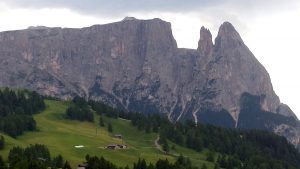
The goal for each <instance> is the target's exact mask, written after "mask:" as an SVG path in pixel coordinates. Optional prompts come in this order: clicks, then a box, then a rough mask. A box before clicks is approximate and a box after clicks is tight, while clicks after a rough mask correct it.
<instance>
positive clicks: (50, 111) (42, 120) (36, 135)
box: [0, 100, 213, 168]
mask: <svg viewBox="0 0 300 169" xmlns="http://www.w3.org/2000/svg"><path fill="white" fill-rule="evenodd" d="M46 105H47V108H46V110H45V111H43V112H41V113H40V114H37V115H35V116H34V119H35V120H36V122H37V128H38V131H35V132H25V133H24V134H23V135H22V136H19V137H17V138H16V139H14V138H11V137H9V136H7V135H4V136H5V142H6V146H5V149H4V150H2V151H0V154H1V155H2V156H3V157H5V158H7V155H8V153H9V150H10V149H11V148H12V147H13V146H21V147H26V146H28V145H30V144H44V145H47V147H48V148H49V150H50V153H51V155H52V156H55V155H58V154H61V155H62V156H63V157H64V159H65V160H68V161H69V162H70V163H71V165H72V166H73V167H75V166H77V165H78V164H80V163H82V162H83V161H84V159H85V156H86V155H87V154H89V155H90V156H93V155H96V156H103V157H104V158H106V159H108V160H110V161H111V162H113V163H115V164H117V165H119V166H126V165H129V166H130V165H132V164H133V163H134V162H136V161H137V160H138V158H144V159H146V161H147V162H152V163H154V162H156V161H157V160H158V159H166V158H167V159H168V160H170V161H174V160H176V157H177V156H178V155H179V154H183V155H184V156H187V157H189V158H190V159H191V161H192V163H193V164H194V165H196V166H201V165H202V164H203V163H206V164H207V166H208V168H212V166H213V164H212V163H210V162H207V161H206V160H205V159H206V152H205V151H203V152H201V153H198V152H196V151H193V150H191V149H187V148H183V147H180V146H178V145H175V149H172V150H171V152H170V153H169V154H165V153H163V152H161V151H159V150H158V149H157V148H156V146H155V143H154V142H155V139H156V138H157V133H149V134H146V133H145V132H143V131H139V130H137V129H136V128H135V127H133V126H132V125H131V123H130V121H128V120H123V119H111V118H107V117H104V122H105V125H106V126H105V127H100V126H99V116H98V115H96V114H95V122H94V123H90V122H79V121H74V120H66V119H65V118H64V113H65V110H66V109H67V107H68V105H69V102H62V101H53V100H46ZM108 122H110V123H111V124H112V126H113V133H109V132H108V131H107V123H108ZM114 134H122V136H123V140H121V139H116V138H114V137H113V136H114ZM115 143H119V144H122V143H123V144H126V145H128V148H127V149H119V150H110V149H105V147H106V146H107V145H108V144H115ZM78 145H83V146H84V147H83V148H75V146H78ZM173 145H174V144H173V143H170V147H172V146H173Z"/></svg>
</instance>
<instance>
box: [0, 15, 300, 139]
mask: <svg viewBox="0 0 300 169" xmlns="http://www.w3.org/2000/svg"><path fill="white" fill-rule="evenodd" d="M0 58H1V62H0V70H1V72H0V75H1V77H2V78H1V79H0V86H10V87H20V88H28V89H31V90H36V91H38V92H40V93H42V94H45V95H51V96H55V97H59V98H63V99H67V98H70V97H73V96H75V95H80V96H82V97H85V98H88V99H93V100H101V101H103V102H105V103H108V104H110V105H112V106H115V107H119V108H121V109H124V110H128V111H136V112H144V113H154V112H161V113H164V114H166V115H168V117H169V119H170V120H171V121H179V120H182V119H193V120H194V121H195V122H198V121H201V119H207V118H208V117H210V115H211V114H210V112H214V113H216V117H218V118H220V117H223V115H220V114H224V117H225V116H226V118H229V117H227V115H226V114H227V113H228V114H229V115H230V116H231V117H232V119H233V122H230V123H234V124H233V126H237V124H238V119H239V114H240V98H241V96H242V94H243V93H250V94H252V95H256V96H260V97H261V98H262V99H261V103H260V105H261V108H262V109H263V110H264V111H267V112H273V113H275V114H281V115H283V116H291V117H293V118H295V119H296V120H297V117H296V116H295V114H294V113H293V112H292V111H291V110H290V108H289V107H288V106H287V105H284V104H282V103H280V100H279V97H278V96H277V95H276V93H275V92H274V91H273V87H272V84H271V80H270V77H269V74H268V72H267V71H266V69H265V68H264V67H263V65H261V64H260V63H259V61H258V60H257V59H256V58H255V56H254V55H253V54H252V53H251V51H250V50H249V49H248V47H247V46H246V45H245V44H244V42H243V40H242V38H241V37H240V35H239V33H238V32H237V31H236V30H235V28H234V27H233V25H232V24H230V23H229V22H224V23H223V24H222V25H221V27H220V29H219V33H218V35H217V37H216V39H215V43H213V42H212V36H211V33H210V32H209V30H208V29H206V28H204V27H202V28H201V30H200V40H199V42H198V49H181V48H178V46H177V42H176V40H175V38H174V37H173V34H172V29H171V24H170V23H169V22H165V21H163V20H161V19H157V18H155V19H151V20H138V19H132V18H129V19H125V20H123V21H120V22H114V23H111V24H104V25H94V26H91V27H85V28H44V27H38V28H34V29H32V28H31V29H25V30H19V31H9V32H2V33H0ZM16 64H17V66H16ZM223 110H226V111H223ZM210 118H212V117H210ZM229 121H231V120H229ZM229 126H232V124H230V125H229ZM285 132H287V131H283V133H285ZM295 135H296V136H294V138H293V140H297V139H298V141H296V144H298V143H299V136H300V134H299V133H296V134H295ZM291 137H292V136H291Z"/></svg>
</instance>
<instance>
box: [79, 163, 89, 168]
mask: <svg viewBox="0 0 300 169" xmlns="http://www.w3.org/2000/svg"><path fill="white" fill-rule="evenodd" d="M87 167H88V164H87V163H84V164H79V165H78V167H77V169H86V168H87Z"/></svg>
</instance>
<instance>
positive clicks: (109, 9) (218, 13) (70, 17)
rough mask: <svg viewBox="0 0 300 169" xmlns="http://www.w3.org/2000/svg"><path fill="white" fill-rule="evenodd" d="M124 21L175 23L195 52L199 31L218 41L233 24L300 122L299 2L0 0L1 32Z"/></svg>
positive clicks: (182, 40)
mask: <svg viewBox="0 0 300 169" xmlns="http://www.w3.org/2000/svg"><path fill="white" fill-rule="evenodd" d="M125 16H134V17H136V18H139V19H150V18H161V19H163V20H166V21H169V22H171V23H172V29H173V34H174V36H175V39H176V40H177V43H178V46H179V47H185V48H196V47H197V42H198V40H199V30H200V27H201V26H205V27H207V28H209V29H210V30H211V32H212V33H213V36H214V37H215V36H216V34H217V31H218V27H219V26H220V24H221V23H222V22H224V21H229V22H231V23H232V24H233V25H234V26H235V28H236V29H237V30H238V32H239V33H240V34H241V36H242V38H243V40H244V42H245V43H246V45H247V46H248V47H249V48H250V50H251V51H252V52H253V53H254V55H255V56H256V57H257V58H258V60H259V61H260V62H261V63H262V64H263V65H264V66H265V67H266V69H267V70H268V72H269V74H270V76H271V79H272V83H273V87H274V90H275V92H276V93H277V95H278V96H279V97H280V99H281V101H282V102H283V103H286V104H288V105H289V106H290V107H291V109H292V110H293V111H294V112H295V113H296V114H297V116H298V117H300V102H299V100H300V99H299V97H300V91H299V89H300V75H299V74H300V63H299V62H300V59H299V58H300V49H299V48H300V1H299V0H289V1H284V0H264V1H262V0H0V22H1V24H0V31H6V30H15V29H25V28H27V27H29V26H37V25H43V26H50V27H57V26H58V27H87V26H90V25H93V24H104V23H109V22H114V21H119V20H121V19H122V18H124V17H125Z"/></svg>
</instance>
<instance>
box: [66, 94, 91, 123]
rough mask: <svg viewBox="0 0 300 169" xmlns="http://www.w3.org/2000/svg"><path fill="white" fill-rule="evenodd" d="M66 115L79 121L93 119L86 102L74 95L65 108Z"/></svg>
mask: <svg viewBox="0 0 300 169" xmlns="http://www.w3.org/2000/svg"><path fill="white" fill-rule="evenodd" d="M66 117H67V118H68V119H72V120H79V121H90V122H92V121H94V114H93V112H92V111H91V108H90V106H89V105H88V103H87V102H86V101H85V100H84V99H83V98H80V97H74V99H73V100H72V103H71V105H70V106H69V108H68V109H67V110H66Z"/></svg>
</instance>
